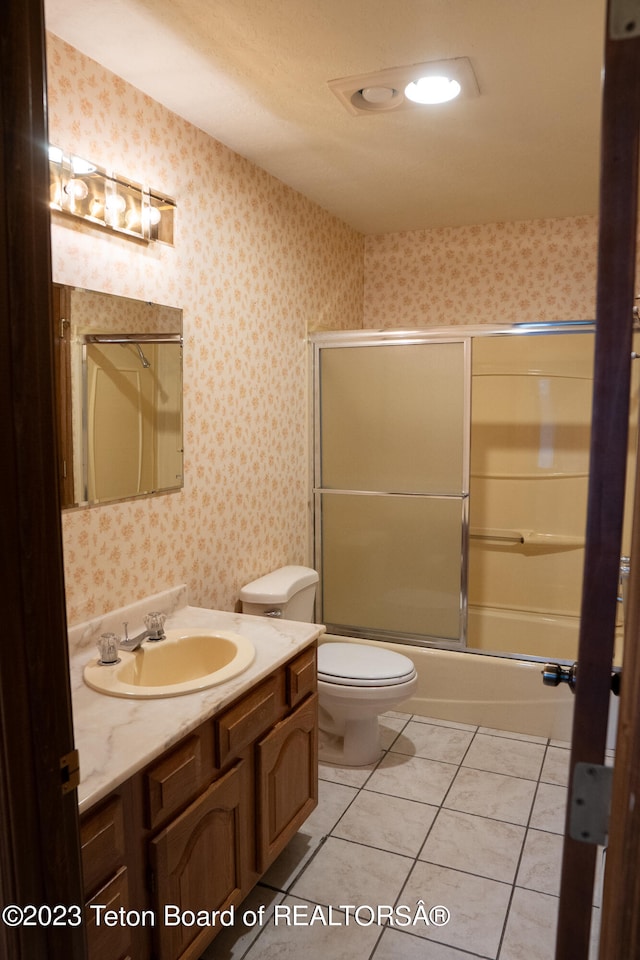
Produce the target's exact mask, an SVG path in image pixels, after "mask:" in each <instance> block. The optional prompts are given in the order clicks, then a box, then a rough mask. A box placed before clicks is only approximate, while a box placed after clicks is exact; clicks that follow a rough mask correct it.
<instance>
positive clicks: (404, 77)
mask: <svg viewBox="0 0 640 960" xmlns="http://www.w3.org/2000/svg"><path fill="white" fill-rule="evenodd" d="M328 86H329V89H330V90H331V91H332V92H333V93H334V94H335V95H336V97H337V98H338V100H339V101H340V103H341V104H342V105H343V107H344V108H345V109H346V110H347V112H348V113H350V114H351V116H353V117H357V116H360V115H362V114H369V115H371V114H372V113H384V112H388V111H390V110H402V109H406V108H411V109H413V108H415V106H416V104H425V103H443V102H445V101H446V100H451V99H453V98H454V97H456V96H460V97H477V96H478V95H479V93H480V90H479V88H478V81H477V80H476V76H475V73H474V72H473V67H472V66H471V61H470V60H469V58H468V57H455V58H453V59H451V60H430V61H428V62H427V63H413V64H411V65H410V66H406V67H390V68H389V69H388V70H379V71H378V72H377V73H366V74H365V73H363V74H360V75H358V76H355V77H344V78H342V79H339V80H329V83H328ZM427 87H430V88H431V87H435V88H437V90H438V93H436V94H432V93H431V92H427V90H426V88H427Z"/></svg>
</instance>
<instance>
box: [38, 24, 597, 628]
mask: <svg viewBox="0 0 640 960" xmlns="http://www.w3.org/2000/svg"><path fill="white" fill-rule="evenodd" d="M48 41H49V42H48V70H49V91H48V99H49V135H50V141H51V142H52V143H54V144H56V145H57V146H59V147H61V148H63V149H64V150H65V151H66V152H73V153H77V154H79V155H80V156H83V157H85V158H87V159H90V160H93V161H94V162H96V163H97V164H99V165H100V166H102V167H106V168H107V169H112V170H115V171H117V172H119V173H121V174H123V175H124V176H127V177H129V178H130V179H132V180H136V181H139V182H143V183H148V184H149V185H150V186H152V187H154V188H156V189H158V190H159V191H161V192H165V193H166V194H167V195H169V196H171V197H173V198H174V199H175V200H176V202H177V214H176V222H175V231H174V246H172V247H170V246H166V245H163V244H152V245H149V246H146V245H144V244H142V243H140V242H135V241H132V240H129V239H126V238H124V237H120V236H117V235H110V234H106V233H105V232H103V231H100V230H96V229H94V228H92V227H90V226H88V225H85V224H82V223H76V222H75V221H73V220H70V219H65V218H64V217H63V216H62V215H59V214H56V213H54V214H53V224H52V256H53V278H54V280H55V281H57V282H59V283H67V284H71V285H76V286H83V287H86V288H87V289H90V290H100V291H105V292H108V293H116V294H119V295H120V296H126V297H133V298H137V299H141V300H153V301H155V302H158V303H163V304H167V305H170V306H176V307H180V308H181V309H182V310H183V326H184V340H185V353H184V426H185V462H184V467H185V485H184V489H183V490H182V491H181V492H180V493H176V494H170V495H167V496H158V497H151V498H144V499H140V500H133V501H130V502H124V503H118V504H112V505H105V506H100V507H92V508H89V509H83V508H80V509H77V510H69V511H65V512H64V513H63V536H64V553H65V576H66V593H67V613H68V621H69V624H70V625H72V624H74V623H78V622H80V621H82V620H85V619H87V618H88V617H91V616H97V615H100V614H102V613H104V612H106V611H109V610H112V609H114V608H116V607H119V606H123V605H126V604H129V603H132V602H134V601H136V600H138V599H141V598H143V597H145V596H147V595H149V594H152V593H156V592H158V591H160V590H164V589H166V588H168V587H172V586H175V585H177V584H181V583H186V584H187V587H188V590H189V598H190V602H191V603H194V604H198V605H203V606H211V607H216V608H219V609H232V608H233V607H234V605H235V603H236V597H237V592H238V589H239V587H240V586H241V585H242V584H243V583H246V582H248V581H249V580H251V579H253V578H254V577H257V576H260V575H262V574H264V573H266V572H267V571H269V570H270V569H274V568H275V567H277V566H280V565H282V564H285V563H305V562H308V561H309V557H310V550H309V530H310V525H309V522H310V504H309V474H310V467H309V440H308V433H307V429H308V428H307V423H308V417H307V413H308V404H309V397H308V374H307V345H306V335H307V333H308V332H310V331H314V330H332V329H357V328H361V327H365V328H389V327H393V328H398V327H422V326H434V325H438V326H440V325H443V324H444V325H453V324H492V323H505V322H513V321H515V320H520V321H534V320H571V319H582V318H585V317H593V315H594V310H595V277H596V249H597V222H596V220H595V218H589V217H584V218H573V219H558V220H540V221H531V222H517V223H495V224H484V225H474V226H464V227H451V228H439V229H433V230H421V231H414V232H410V233H397V234H386V235H373V236H367V237H363V236H362V235H360V234H358V233H357V232H356V231H355V230H353V229H351V228H350V227H349V226H347V225H346V224H344V223H341V222H340V221H339V220H337V219H336V218H334V217H332V216H331V215H330V214H328V213H327V212H326V211H324V210H322V209H320V208H319V207H317V206H316V205H315V204H313V203H312V202H311V201H309V200H308V199H306V198H305V197H303V196H301V195H300V194H298V193H296V192H295V191H293V190H291V189H289V188H288V187H286V186H285V185H284V184H282V183H281V182H279V181H278V180H276V179H275V178H273V177H271V176H270V175H269V174H267V173H266V172H264V171H263V170H260V169H259V168H257V167H256V166H255V165H253V164H251V163H250V162H249V161H247V160H245V159H243V158H242V157H240V156H238V155H237V154H234V153H233V152H232V151H231V150H229V149H228V148H226V147H225V146H223V145H222V144H221V143H219V142H217V141H216V140H214V139H212V138H211V137H210V136H208V135H207V134H205V133H204V132H202V131H201V130H199V129H197V128H196V127H194V126H192V125H190V124H189V123H187V122H186V121H185V120H183V119H181V118H180V117H178V116H176V115H175V114H173V113H171V112H170V111H169V110H167V109H166V108H164V107H163V106H161V105H160V104H158V103H157V102H155V101H153V100H151V99H150V98H149V97H147V96H146V95H144V94H143V93H141V92H140V91H138V90H136V89H135V88H133V87H131V86H130V85H129V84H127V83H126V82H125V81H124V80H122V79H120V78H119V77H116V76H114V75H113V74H112V73H110V72H108V71H107V70H105V69H104V68H103V67H101V66H100V65H98V64H97V63H95V62H94V61H92V60H89V59H88V58H86V57H85V56H83V55H82V54H80V53H79V52H78V51H77V50H75V49H73V48H72V47H70V46H68V45H67V44H65V43H64V42H63V41H61V40H60V39H58V38H57V37H54V36H49V38H48Z"/></svg>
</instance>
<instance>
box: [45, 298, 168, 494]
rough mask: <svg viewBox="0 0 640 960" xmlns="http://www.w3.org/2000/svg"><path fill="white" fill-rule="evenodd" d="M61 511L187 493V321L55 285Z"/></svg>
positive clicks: (153, 307)
mask: <svg viewBox="0 0 640 960" xmlns="http://www.w3.org/2000/svg"><path fill="white" fill-rule="evenodd" d="M53 299H54V321H55V324H56V328H55V333H56V337H55V342H56V347H57V356H56V373H57V384H56V385H57V402H58V421H59V446H60V486H61V492H62V506H63V507H69V506H78V505H82V504H93V503H106V502H109V501H114V500H122V499H126V498H129V497H136V496H142V495H148V494H152V493H160V492H167V491H170V490H175V489H179V488H180V487H182V311H181V310H178V309H176V308H175V307H165V306H161V305H159V304H154V303H146V302H144V301H140V300H132V299H129V298H125V297H115V296H112V295H111V294H104V293H96V292H94V291H90V290H82V289H78V288H75V287H63V286H59V285H54V298H53Z"/></svg>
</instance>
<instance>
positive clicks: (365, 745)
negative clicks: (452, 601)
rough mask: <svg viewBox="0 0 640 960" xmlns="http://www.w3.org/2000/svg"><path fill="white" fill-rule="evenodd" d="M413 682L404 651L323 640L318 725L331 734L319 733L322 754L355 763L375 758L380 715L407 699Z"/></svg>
mask: <svg viewBox="0 0 640 960" xmlns="http://www.w3.org/2000/svg"><path fill="white" fill-rule="evenodd" d="M417 682H418V680H417V674H416V668H415V666H414V665H413V662H412V661H411V660H410V659H409V657H405V656H404V655H403V654H400V653H393V652H392V651H391V650H385V649H378V648H376V647H372V646H370V645H369V644H361V643H348V642H347V643H342V642H329V643H323V644H321V646H320V648H319V650H318V694H319V703H320V707H319V725H320V730H321V731H324V732H325V733H327V734H329V735H332V736H331V738H327V737H325V738H321V745H320V746H321V756H322V759H324V760H327V761H329V762H333V763H343V764H345V766H353V767H359V766H365V765H367V764H370V763H375V762H376V761H377V760H378V758H379V757H380V754H381V746H380V727H379V724H378V716H379V715H380V714H381V713H384V712H385V711H386V710H392V709H393V708H394V707H396V706H398V704H400V703H401V702H402V701H403V700H406V699H408V698H409V697H410V696H411V695H412V694H413V692H414V690H415V688H416V684H417ZM323 740H324V742H322V741H323Z"/></svg>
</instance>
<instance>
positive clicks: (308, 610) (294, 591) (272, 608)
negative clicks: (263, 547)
mask: <svg viewBox="0 0 640 960" xmlns="http://www.w3.org/2000/svg"><path fill="white" fill-rule="evenodd" d="M317 582H318V574H317V573H316V571H315V570H312V569H311V567H298V566H288V567H280V568H279V569H278V570H273V571H272V572H271V573H267V574H266V575H265V576H264V577H260V578H259V579H258V580H253V581H252V582H251V583H248V584H247V585H246V586H245V587H242V589H241V590H240V594H239V597H240V600H241V602H242V612H243V613H250V614H253V615H254V616H257V617H282V619H283V620H304V621H306V622H307V623H311V622H312V621H313V604H314V602H315V597H316V584H317Z"/></svg>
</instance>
